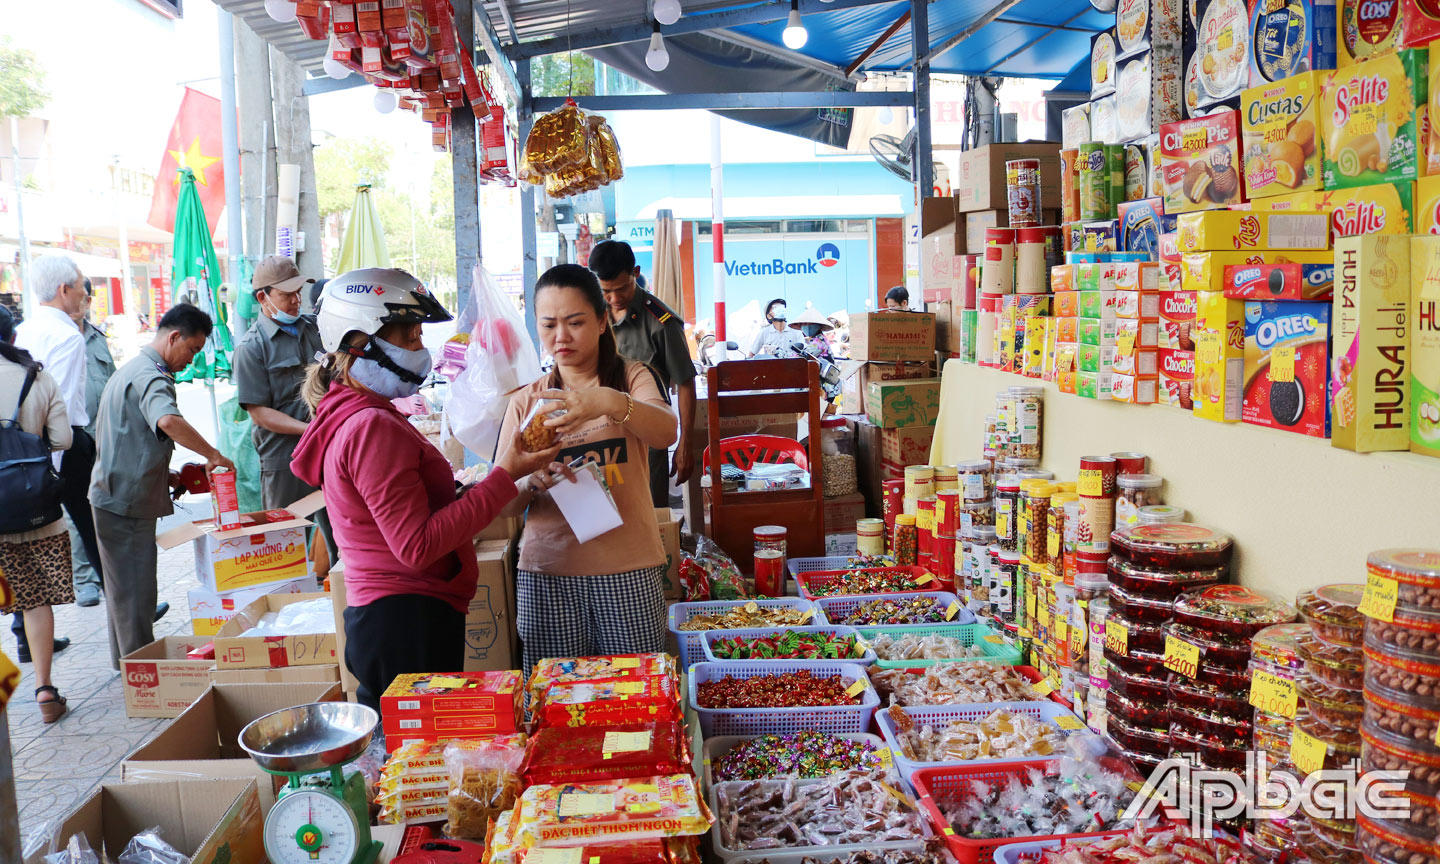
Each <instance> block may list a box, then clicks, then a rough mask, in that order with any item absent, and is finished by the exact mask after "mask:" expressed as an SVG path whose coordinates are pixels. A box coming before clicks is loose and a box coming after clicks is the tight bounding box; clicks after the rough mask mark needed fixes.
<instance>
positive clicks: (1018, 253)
mask: <svg viewBox="0 0 1440 864" xmlns="http://www.w3.org/2000/svg"><path fill="white" fill-rule="evenodd" d="M1011 224H1012V225H1013V224H1014V223H1013V222H1012V223H1011ZM1015 290H1016V292H1017V293H1020V294H1048V293H1049V292H1050V281H1049V279H1048V278H1046V268H1045V229H1044V228H1041V227H1039V226H1038V225H1037V226H1035V227H1030V228H1019V229H1017V230H1016V231H1015Z"/></svg>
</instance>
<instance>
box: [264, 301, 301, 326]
mask: <svg viewBox="0 0 1440 864" xmlns="http://www.w3.org/2000/svg"><path fill="white" fill-rule="evenodd" d="M269 311H270V318H271V320H273V321H274V322H275V323H276V324H294V323H295V322H296V321H299V320H300V316H299V315H291V314H290V313H289V312H281V311H280V308H279V307H278V306H275V305H274V304H271V306H270V310H269Z"/></svg>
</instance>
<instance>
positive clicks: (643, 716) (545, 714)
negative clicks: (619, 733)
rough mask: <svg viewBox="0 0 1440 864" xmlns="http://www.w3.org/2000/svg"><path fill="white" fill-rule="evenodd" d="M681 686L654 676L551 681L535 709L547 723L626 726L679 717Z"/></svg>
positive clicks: (543, 724) (537, 722)
mask: <svg viewBox="0 0 1440 864" xmlns="http://www.w3.org/2000/svg"><path fill="white" fill-rule="evenodd" d="M679 699H680V694H679V689H678V688H677V687H676V684H675V681H674V679H672V678H669V677H666V676H664V675H651V676H649V677H646V678H641V679H638V680H625V681H566V682H563V683H559V684H551V685H550V689H549V691H548V692H547V693H546V694H545V704H544V705H543V706H542V707H541V708H539V709H538V710H537V711H536V712H535V725H536V727H537V728H544V727H546V726H623V725H625V724H627V723H645V722H658V721H665V720H671V721H674V720H679V719H680V708H679Z"/></svg>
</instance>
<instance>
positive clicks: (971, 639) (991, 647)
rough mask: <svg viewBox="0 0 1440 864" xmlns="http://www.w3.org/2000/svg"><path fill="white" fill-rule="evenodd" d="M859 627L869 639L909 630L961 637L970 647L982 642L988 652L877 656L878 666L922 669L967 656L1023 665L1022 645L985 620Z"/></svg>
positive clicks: (908, 631)
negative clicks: (930, 657) (902, 657)
mask: <svg viewBox="0 0 1440 864" xmlns="http://www.w3.org/2000/svg"><path fill="white" fill-rule="evenodd" d="M855 630H856V631H857V632H859V634H860V636H861V637H862V638H864V639H866V640H870V639H873V638H874V637H875V636H880V635H885V636H889V637H891V638H899V637H901V636H904V635H906V634H909V635H911V636H948V637H950V638H952V639H959V640H960V641H961V643H962V644H964V645H965V647H967V648H968V647H970V646H971V645H979V646H980V648H981V650H983V651H984V652H985V656H983V657H956V658H953V659H951V660H876V661H875V663H874V664H873V665H874V668H876V669H919V668H921V667H925V666H934V665H935V664H936V663H953V662H957V661H966V660H969V661H972V662H975V661H978V662H983V663H994V664H996V665H998V666H1019V665H1020V649H1019V648H1016V647H1015V646H1013V645H1007V644H1005V642H1004V639H1005V637H1004V636H1003V635H1001V634H1000V633H998V632H996V631H995V630H994V629H992V628H991V627H989V626H988V625H985V624H980V623H975V624H909V625H905V626H897V627H856V628H855ZM987 636H995V637H997V638H999V639H1000V640H1001V641H1000V642H993V641H991V640H989V639H986V638H985V637H987Z"/></svg>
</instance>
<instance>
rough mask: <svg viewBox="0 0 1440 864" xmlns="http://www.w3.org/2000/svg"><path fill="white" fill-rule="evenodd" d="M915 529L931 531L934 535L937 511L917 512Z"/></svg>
mask: <svg viewBox="0 0 1440 864" xmlns="http://www.w3.org/2000/svg"><path fill="white" fill-rule="evenodd" d="M915 527H916V528H918V529H919V530H921V531H930V532H932V533H933V532H934V531H935V511H934V510H916V511H915Z"/></svg>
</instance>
